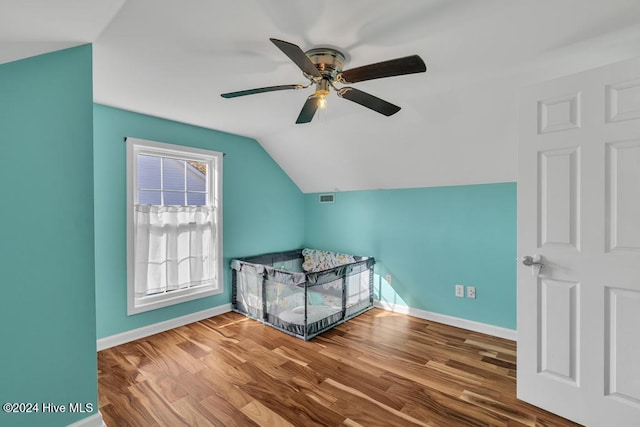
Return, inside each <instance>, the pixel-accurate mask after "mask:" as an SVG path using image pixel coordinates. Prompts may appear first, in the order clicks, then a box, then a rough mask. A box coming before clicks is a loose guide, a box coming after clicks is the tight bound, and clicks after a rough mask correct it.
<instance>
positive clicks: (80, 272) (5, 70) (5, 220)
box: [0, 45, 97, 427]
mask: <svg viewBox="0 0 640 427" xmlns="http://www.w3.org/2000/svg"><path fill="white" fill-rule="evenodd" d="M91 55H92V53H91V46H88V45H87V46H81V47H77V48H73V49H67V50H63V51H59V52H55V53H51V54H47V55H41V56H37V57H33V58H29V59H25V60H21V61H16V62H11V63H7V64H3V65H0V153H1V154H0V158H1V159H2V162H1V163H2V166H0V182H1V183H2V187H1V190H0V200H1V201H2V202H1V203H2V204H1V205H0V223H2V227H1V228H0V270H1V272H2V279H1V282H0V283H1V286H2V297H0V336H1V337H2V344H1V345H0V403H5V402H31V403H33V402H37V403H40V404H41V403H43V402H48V403H53V404H56V405H68V403H69V402H79V403H91V404H92V405H93V407H94V412H92V413H96V412H95V411H97V376H96V326H95V318H96V316H95V295H94V290H95V286H94V255H93V244H94V240H93V154H92V153H93V147H92V142H91V141H92V138H93V133H92V123H93V120H92V114H93V113H92V103H93V100H92V98H93V95H92V87H91V86H92V80H91V79H92V78H91ZM61 166H62V167H61ZM39 409H40V412H39V413H32V414H21V415H17V414H6V413H4V411H0V425H3V426H12V427H13V426H36V425H37V426H65V425H68V424H71V423H72V422H75V421H77V420H79V419H81V418H85V417H87V416H89V415H91V414H88V413H84V414H82V413H75V414H74V413H69V412H68V407H67V412H65V413H56V414H51V413H47V414H45V413H43V412H42V407H40V408H39Z"/></svg>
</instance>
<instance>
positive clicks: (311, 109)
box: [296, 95, 318, 124]
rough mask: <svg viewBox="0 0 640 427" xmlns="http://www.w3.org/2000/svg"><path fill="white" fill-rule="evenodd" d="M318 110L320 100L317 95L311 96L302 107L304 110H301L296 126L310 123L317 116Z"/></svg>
mask: <svg viewBox="0 0 640 427" xmlns="http://www.w3.org/2000/svg"><path fill="white" fill-rule="evenodd" d="M317 110H318V98H317V97H316V96H315V95H311V96H310V97H308V98H307V101H306V102H305V103H304V105H303V106H302V110H300V114H299V115H298V120H296V124H300V123H309V122H310V121H311V120H312V119H313V116H315V114H316V111H317Z"/></svg>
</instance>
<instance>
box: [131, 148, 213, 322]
mask: <svg viewBox="0 0 640 427" xmlns="http://www.w3.org/2000/svg"><path fill="white" fill-rule="evenodd" d="M127 244H128V248H127V273H128V280H127V282H128V283H127V288H128V289H127V300H128V302H127V305H128V314H129V315H132V314H136V313H141V312H144V311H148V310H153V309H156V308H160V307H166V306H169V305H172V304H177V303H181V302H185V301H190V300H193V299H196V298H202V297H206V296H210V295H214V294H217V293H220V292H222V153H218V152H215V151H209V150H202V149H197V148H191V147H183V146H179V145H170V144H164V143H160V142H153V141H145V140H141V139H135V138H127Z"/></svg>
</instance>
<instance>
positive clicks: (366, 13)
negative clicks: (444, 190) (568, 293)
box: [0, 0, 640, 192]
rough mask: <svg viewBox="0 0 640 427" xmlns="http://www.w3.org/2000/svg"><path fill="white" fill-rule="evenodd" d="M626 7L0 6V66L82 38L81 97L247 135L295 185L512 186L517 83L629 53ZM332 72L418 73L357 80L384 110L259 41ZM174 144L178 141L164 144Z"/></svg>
mask: <svg viewBox="0 0 640 427" xmlns="http://www.w3.org/2000/svg"><path fill="white" fill-rule="evenodd" d="M639 18H640V1H638V0H403V1H401V2H400V1H399V2H374V1H368V0H349V1H338V0H316V1H314V2H309V1H306V2H305V1H301V0H298V1H296V0H235V1H215V0H185V1H176V0H0V62H8V61H11V60H15V59H20V58H24V57H27V56H31V55H35V54H39V53H44V52H48V51H53V50H57V49H61V48H65V47H69V46H74V45H78V44H81V43H87V42H91V43H94V97H95V101H96V102H99V103H103V104H107V105H112V106H115V107H120V108H124V109H128V110H132V111H137V112H142V113H146V114H151V115H155V116H159V117H164V118H169V119H173V120H178V121H181V122H185V123H190V124H195V125H199V126H204V127H207V128H212V129H218V130H222V131H226V132H231V133H235V134H240V135H246V136H249V137H252V138H255V139H256V140H258V142H259V143H260V144H261V145H262V146H263V147H264V148H265V150H266V151H268V152H269V153H270V155H271V156H272V157H273V158H274V160H275V161H276V162H277V163H278V164H279V165H280V166H281V167H282V168H283V169H284V170H285V172H286V173H287V174H289V176H290V177H291V178H292V179H293V180H294V181H295V183H296V184H297V185H298V186H299V187H300V189H301V190H302V191H304V192H316V191H337V190H340V191H345V190H358V189H377V188H405V187H426V186H436V185H455V184H475V183H488V182H503V181H514V180H515V179H516V165H515V162H516V144H517V140H516V139H517V131H516V121H517V111H516V110H515V107H516V99H517V88H518V87H520V86H522V85H524V84H529V83H531V82H534V81H537V80H541V79H548V78H552V77H556V76H560V75H564V74H568V73H572V72H576V71H580V70H583V69H587V68H592V67H596V66H600V65H604V64H606V63H610V62H615V61H618V60H623V59H627V58H631V57H635V56H639V55H640V19H639ZM270 37H274V38H279V39H282V40H287V41H289V42H291V43H294V44H297V45H299V46H300V47H301V48H302V49H303V50H307V49H310V48H312V47H317V46H322V45H329V46H333V47H337V48H340V49H341V50H342V51H343V52H345V53H346V54H347V56H348V60H349V62H348V63H347V64H346V67H345V68H347V69H348V68H352V67H357V66H360V65H365V64H369V63H373V62H379V61H382V60H387V59H392V58H397V57H402V56H407V55H411V54H419V55H420V56H421V57H422V58H423V59H424V60H425V62H426V63H427V68H428V70H427V73H425V74H416V75H410V76H402V77H393V78H388V79H381V80H372V81H367V82H361V83H357V84H355V85H354V87H357V88H359V89H361V90H364V91H366V92H369V93H371V94H373V95H376V96H378V97H381V98H383V99H386V100H388V101H390V102H392V103H394V104H397V105H399V106H401V107H402V110H401V111H400V112H399V113H398V114H396V115H394V116H391V117H388V118H387V117H384V116H382V115H379V114H377V113H375V112H373V111H371V110H368V109H366V108H364V107H361V106H359V105H357V104H354V103H352V102H349V101H347V100H344V99H340V98H338V97H337V96H335V94H332V95H331V96H330V97H329V105H328V108H327V110H324V111H321V112H320V113H321V114H320V115H319V116H317V117H316V118H315V119H314V121H313V122H311V123H309V124H304V125H296V124H294V122H295V119H296V117H297V115H298V113H299V111H300V109H301V107H302V105H303V103H304V101H305V99H306V97H307V96H308V95H309V94H310V93H311V89H308V90H307V91H308V92H307V91H281V92H272V93H264V94H258V95H253V96H246V97H242V98H234V99H223V98H221V97H220V96H219V95H220V93H223V92H230V91H236V90H242V89H250V88H255V87H262V86H271V85H279V84H290V83H306V81H305V79H304V78H303V76H302V74H301V72H300V71H299V69H298V68H297V67H296V66H295V65H294V64H293V63H292V62H290V61H289V59H288V58H287V57H286V56H285V55H284V54H283V53H282V52H280V51H279V50H278V49H277V48H276V47H275V46H274V45H273V44H271V42H270V41H269V38H270ZM167 142H179V141H167Z"/></svg>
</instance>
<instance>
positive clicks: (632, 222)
mask: <svg viewBox="0 0 640 427" xmlns="http://www.w3.org/2000/svg"><path fill="white" fill-rule="evenodd" d="M519 121H520V129H519V154H518V256H519V260H520V263H519V267H518V398H520V399H522V400H525V401H527V402H530V403H532V404H534V405H536V406H539V407H542V408H544V409H547V410H549V411H551V412H554V413H556V414H559V415H562V416H564V417H566V418H569V419H572V420H574V421H577V422H579V423H581V424H584V425H588V426H606V427H622V426H640V59H638V60H633V61H627V62H624V63H619V64H613V65H609V66H606V67H603V68H598V69H595V70H591V71H587V72H584V73H580V74H576V75H572V76H568V77H566V78H562V79H558V80H553V81H550V82H547V83H544V84H541V85H538V86H535V87H531V88H526V89H524V90H523V91H522V92H521V97H520V119H519ZM536 255H539V256H540V262H541V263H542V264H544V266H543V267H542V269H541V270H540V271H539V272H538V274H536V271H537V269H536V268H535V266H533V267H527V266H525V265H523V264H522V262H521V261H522V259H523V257H525V256H532V257H535V256H536ZM534 261H535V259H534Z"/></svg>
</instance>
